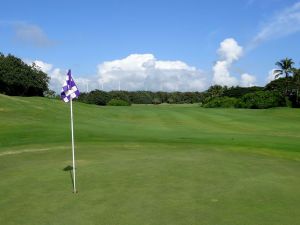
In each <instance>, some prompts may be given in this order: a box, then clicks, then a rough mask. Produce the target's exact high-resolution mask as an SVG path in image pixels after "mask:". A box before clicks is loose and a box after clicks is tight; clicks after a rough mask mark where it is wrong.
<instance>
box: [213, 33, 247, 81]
mask: <svg viewBox="0 0 300 225" xmlns="http://www.w3.org/2000/svg"><path fill="white" fill-rule="evenodd" d="M217 53H218V55H219V57H220V59H219V60H218V61H217V62H216V63H215V65H214V66H213V84H219V85H223V86H225V85H226V86H229V87H230V86H235V85H238V83H239V82H238V79H237V78H235V77H233V76H231V74H230V67H231V65H232V63H233V62H234V61H237V60H238V59H239V58H240V57H241V56H242V54H243V48H242V47H241V46H239V44H238V43H237V42H236V40H234V39H233V38H227V39H225V40H224V41H222V42H221V43H220V47H219V49H218V50H217Z"/></svg>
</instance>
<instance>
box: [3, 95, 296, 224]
mask: <svg viewBox="0 0 300 225" xmlns="http://www.w3.org/2000/svg"><path fill="white" fill-rule="evenodd" d="M74 123H75V124H74V125H75V145H76V158H77V186H78V191H79V192H78V194H73V193H72V183H71V178H70V173H69V171H64V168H65V167H67V166H68V165H71V163H72V162H71V159H72V157H71V156H72V155H71V144H70V112H69V105H68V104H65V103H63V102H61V101H59V100H52V99H45V98H35V97H34V98H22V97H9V96H4V95H0V224H5V225H16V224H17V225H20V224H22V225H42V224H43V225H48V224H49V225H56V224H57V225H69V224H72V225H90V224H103V225H196V224H199V225H200V224H201V225H235V224H239V225H248V224H249V225H297V224H300V211H299V209H300V110H298V109H289V108H276V109H268V110H247V109H204V108H201V107H199V106H198V105H197V104H195V105H159V106H153V105H133V106H130V107H99V106H96V105H87V104H82V103H77V102H75V103H74Z"/></svg>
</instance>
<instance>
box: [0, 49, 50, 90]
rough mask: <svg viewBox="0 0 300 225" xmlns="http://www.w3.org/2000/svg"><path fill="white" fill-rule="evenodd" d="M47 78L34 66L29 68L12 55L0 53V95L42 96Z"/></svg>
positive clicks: (46, 85)
mask: <svg viewBox="0 0 300 225" xmlns="http://www.w3.org/2000/svg"><path fill="white" fill-rule="evenodd" d="M48 83H49V77H48V76H47V74H46V73H44V72H42V71H41V70H40V69H39V68H38V67H37V66H36V65H35V64H33V65H31V66H29V65H27V64H26V63H24V62H23V61H22V60H21V59H19V58H17V57H15V56H13V55H7V56H5V55H3V54H2V53H0V93H3V94H6V95H15V96H43V93H44V92H45V91H47V90H48Z"/></svg>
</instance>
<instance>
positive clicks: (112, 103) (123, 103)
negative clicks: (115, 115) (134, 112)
mask: <svg viewBox="0 0 300 225" xmlns="http://www.w3.org/2000/svg"><path fill="white" fill-rule="evenodd" d="M107 105H110V106H130V103H129V102H126V101H124V100H121V99H112V100H110V101H109V102H108V103H107Z"/></svg>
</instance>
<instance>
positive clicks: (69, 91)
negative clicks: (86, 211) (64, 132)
mask: <svg viewBox="0 0 300 225" xmlns="http://www.w3.org/2000/svg"><path fill="white" fill-rule="evenodd" d="M79 94H80V92H79V90H78V88H77V86H76V84H75V82H74V80H73V78H72V75H71V70H69V71H68V74H67V77H66V81H65V82H64V84H63V87H62V90H61V94H60V96H61V99H62V100H63V101H64V102H70V112H71V134H72V158H73V191H74V193H77V190H76V174H75V172H76V170H75V168H76V167H75V146H74V126H73V105H72V99H73V98H77V97H78V96H79Z"/></svg>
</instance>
